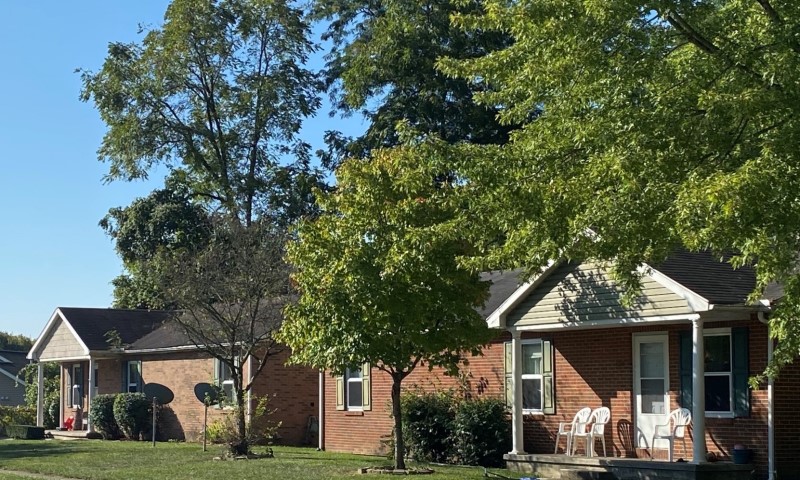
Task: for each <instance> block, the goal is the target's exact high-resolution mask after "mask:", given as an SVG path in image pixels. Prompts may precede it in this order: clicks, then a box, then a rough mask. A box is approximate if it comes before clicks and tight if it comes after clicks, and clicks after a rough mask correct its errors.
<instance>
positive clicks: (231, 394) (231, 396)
mask: <svg viewBox="0 0 800 480" xmlns="http://www.w3.org/2000/svg"><path fill="white" fill-rule="evenodd" d="M214 376H215V377H216V382H217V387H219V389H220V393H222V395H223V396H224V398H223V399H222V403H223V404H227V405H230V404H232V403H234V402H235V401H236V392H235V391H234V388H233V371H232V370H231V367H230V365H228V364H227V363H225V362H222V361H220V360H219V359H214Z"/></svg>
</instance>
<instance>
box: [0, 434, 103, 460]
mask: <svg viewBox="0 0 800 480" xmlns="http://www.w3.org/2000/svg"><path fill="white" fill-rule="evenodd" d="M89 450H90V448H89V445H87V444H86V443H85V442H82V441H78V440H76V441H72V442H57V443H56V442H52V441H48V440H38V441H31V440H27V441H24V440H10V439H3V440H0V462H2V460H13V459H17V458H25V457H37V458H41V457H52V456H57V455H69V454H73V453H80V452H87V451H89Z"/></svg>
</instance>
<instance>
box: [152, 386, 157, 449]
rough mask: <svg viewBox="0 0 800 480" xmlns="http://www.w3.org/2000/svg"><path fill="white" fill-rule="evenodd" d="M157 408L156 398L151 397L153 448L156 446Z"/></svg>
mask: <svg viewBox="0 0 800 480" xmlns="http://www.w3.org/2000/svg"><path fill="white" fill-rule="evenodd" d="M157 408H158V398H156V397H153V448H155V446H156V409H157Z"/></svg>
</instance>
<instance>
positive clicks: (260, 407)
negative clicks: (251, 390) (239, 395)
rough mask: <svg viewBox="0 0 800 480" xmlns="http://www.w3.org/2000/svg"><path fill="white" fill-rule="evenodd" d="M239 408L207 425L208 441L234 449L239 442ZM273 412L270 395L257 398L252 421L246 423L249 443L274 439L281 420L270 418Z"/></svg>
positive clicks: (255, 443) (267, 441)
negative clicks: (237, 423) (270, 405)
mask: <svg viewBox="0 0 800 480" xmlns="http://www.w3.org/2000/svg"><path fill="white" fill-rule="evenodd" d="M237 408H238V407H235V408H232V409H230V410H229V411H228V412H226V415H225V416H224V417H222V418H220V419H218V420H214V421H213V422H211V423H210V424H209V425H207V426H206V433H205V435H206V440H207V441H208V442H210V443H219V444H225V445H226V446H227V447H228V450H229V451H230V452H232V451H234V447H235V446H236V445H238V444H239V436H238V433H237V432H238V429H237V426H236V418H237V415H236V414H237V410H236V409H237ZM273 413H275V409H270V408H269V397H266V396H265V397H257V398H256V407H255V409H253V412H252V415H251V416H250V421H249V422H247V424H246V425H245V437H246V439H247V444H248V445H257V444H265V443H266V444H269V443H270V442H271V441H272V439H273V438H274V437H275V435H276V434H277V432H278V428H280V426H281V422H276V421H273V420H271V419H270V418H269V417H270V416H271V415H272V414H273Z"/></svg>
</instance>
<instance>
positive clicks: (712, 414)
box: [703, 327, 736, 418]
mask: <svg viewBox="0 0 800 480" xmlns="http://www.w3.org/2000/svg"><path fill="white" fill-rule="evenodd" d="M707 337H728V356H729V359H728V362H729V364H730V367H729V369H728V371H727V372H706V371H705V369H703V382H704V383H705V379H706V378H708V377H728V405H729V410H728V411H724V410H705V398H704V399H703V403H704V405H703V408H704V410H705V416H706V418H735V417H736V410H735V409H736V407H735V405H734V395H733V336H732V335H731V329H730V327H722V328H707V329H705V330H704V331H703V352H705V340H706V338H707ZM704 390H705V388H704Z"/></svg>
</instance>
